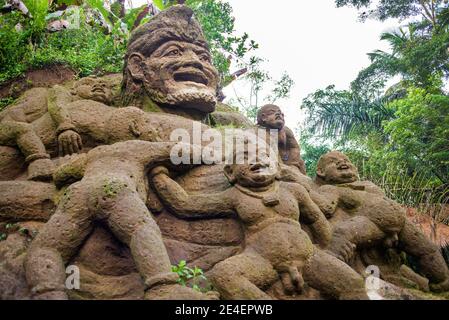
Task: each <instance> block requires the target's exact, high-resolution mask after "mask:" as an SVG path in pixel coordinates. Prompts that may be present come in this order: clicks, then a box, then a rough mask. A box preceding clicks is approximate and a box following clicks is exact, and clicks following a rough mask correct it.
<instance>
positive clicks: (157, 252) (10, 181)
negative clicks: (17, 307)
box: [0, 6, 448, 299]
mask: <svg viewBox="0 0 449 320" xmlns="http://www.w3.org/2000/svg"><path fill="white" fill-rule="evenodd" d="M120 79H121V77H120V76H117V75H111V76H105V77H101V78H95V77H88V78H84V79H80V80H79V81H77V82H75V83H74V84H73V86H72V88H71V89H67V88H68V87H65V86H54V87H53V88H51V89H42V88H34V89H31V90H30V91H28V92H27V93H25V94H24V96H23V97H22V98H21V99H20V100H19V101H18V103H16V104H15V105H13V106H11V107H8V108H7V109H6V110H4V111H2V112H1V113H0V180H1V181H0V232H1V230H3V229H1V228H3V226H4V225H5V224H6V223H8V224H11V223H13V224H14V223H19V224H20V226H21V227H23V228H26V229H27V230H29V233H27V235H26V238H25V239H23V237H25V236H24V235H20V234H18V233H14V234H11V235H9V236H8V238H7V239H6V240H5V241H0V298H19V299H24V298H38V299H56V298H61V299H65V298H68V297H69V298H75V299H91V298H95V299H116V298H118V299H143V298H147V299H164V298H178V299H191V298H195V299H196V298H198V299H216V298H217V295H216V293H214V292H211V293H209V294H200V293H198V292H194V291H192V290H190V289H189V288H186V287H182V286H180V285H178V284H177V283H176V281H177V276H176V275H175V274H172V273H170V264H174V263H177V262H179V260H181V259H182V260H187V261H188V263H189V264H190V263H192V264H197V265H198V266H200V267H201V268H203V269H204V271H205V272H206V275H207V276H208V277H209V279H210V280H211V281H212V282H213V283H214V284H215V286H216V288H217V289H218V291H219V292H220V294H221V298H225V299H226V298H228V299H236V298H267V299H268V298H282V299H284V298H285V299H303V298H305V296H307V294H308V293H307V292H308V291H310V290H311V291H314V290H315V291H316V292H314V293H313V294H312V296H314V297H316V298H334V299H335V298H337V299H366V298H367V295H366V291H365V289H364V283H363V278H362V277H361V275H360V274H359V273H362V271H363V268H364V267H366V265H367V264H378V265H379V266H380V267H381V271H382V276H383V277H384V279H385V280H387V281H389V279H390V278H388V279H387V274H388V273H391V274H393V275H394V274H397V273H398V272H400V271H401V272H402V271H404V268H403V267H402V266H401V267H400V268H399V267H398V268H396V266H394V267H392V264H391V263H390V262H389V261H387V260H386V259H385V258H384V256H385V255H386V254H387V253H390V252H392V251H395V252H396V251H397V252H401V251H402V252H406V253H407V254H408V255H411V256H413V257H415V258H416V259H417V260H418V262H420V270H419V271H420V273H421V275H422V276H425V277H427V278H428V280H429V281H430V288H431V289H432V290H434V291H447V290H448V271H447V267H446V266H445V265H444V261H443V260H442V257H441V255H440V254H439V253H438V251H437V248H436V247H435V246H433V245H432V244H431V243H430V241H429V240H428V239H426V238H425V237H424V236H423V235H422V233H420V232H419V231H418V230H416V228H415V227H414V226H413V225H412V224H411V223H410V222H408V221H407V220H406V219H405V217H404V215H403V211H402V209H401V208H400V206H399V205H398V204H396V203H395V202H393V201H391V200H389V199H387V198H386V197H385V195H384V194H383V193H382V192H381V190H380V189H379V188H378V187H376V186H375V185H373V184H372V183H368V182H360V181H357V180H358V178H357V173H356V169H355V168H354V167H353V166H352V165H351V163H350V162H349V161H348V159H347V158H346V157H344V156H343V155H341V154H336V153H331V154H329V155H327V156H325V157H323V159H322V162H321V163H320V166H319V168H318V176H317V179H316V181H315V182H313V181H312V180H311V179H310V178H309V177H307V176H306V175H305V167H304V162H303V161H302V159H301V157H300V148H299V145H298V143H297V142H296V141H295V139H294V136H293V133H292V132H291V130H290V129H288V128H287V127H285V122H284V116H283V114H282V112H281V111H280V108H279V107H277V106H274V105H268V106H264V107H263V108H262V109H261V110H260V112H259V115H258V125H259V127H263V128H264V130H269V129H274V130H277V131H278V132H277V134H278V140H279V146H278V150H279V152H280V157H279V159H280V160H281V161H280V162H281V163H277V159H276V158H270V159H271V160H270V159H269V160H270V161H268V162H267V163H266V162H264V161H261V159H258V161H255V162H254V163H251V164H242V165H240V164H228V165H225V164H222V163H218V164H212V165H197V166H192V165H174V164H173V163H170V161H169V160H168V159H169V149H170V148H171V146H173V145H174V143H175V142H170V141H171V140H172V137H171V134H172V133H173V130H175V129H183V130H184V131H185V132H187V134H188V135H190V136H192V137H193V136H194V131H195V130H198V131H199V132H200V134H202V133H203V132H205V131H206V130H207V129H209V128H210V127H211V126H223V125H226V126H237V127H240V126H245V127H248V126H250V123H249V121H248V120H247V119H245V118H244V117H243V116H242V115H240V114H238V113H236V112H235V111H233V110H230V109H229V108H228V107H226V106H225V105H223V104H220V103H217V89H218V79H219V77H218V73H217V71H216V70H215V68H214V67H213V65H212V63H211V54H210V52H209V49H208V46H207V42H206V40H205V38H204V35H203V33H202V30H201V28H200V26H199V24H198V22H197V21H196V20H195V18H194V16H193V12H192V10H191V9H189V8H187V7H186V6H172V7H170V8H169V9H167V10H164V11H163V12H161V13H159V14H158V15H157V16H155V17H154V18H153V19H151V20H150V22H149V23H147V24H145V25H143V26H141V27H139V28H137V29H136V30H135V31H134V32H133V34H132V36H131V39H130V41H129V44H128V50H127V53H126V56H125V64H124V70H123V80H122V83H121V92H120V96H119V94H118V91H117V86H118V82H119V81H120ZM243 133H244V132H243V131H242V134H243ZM200 140H201V139H200ZM265 142H268V141H265ZM190 143H192V144H193V145H194V146H193V147H194V148H199V147H200V145H202V144H203V145H204V142H202V141H191V142H190ZM251 143H256V142H254V141H253V142H249V141H248V142H247V144H248V145H249V144H251ZM257 144H258V142H257ZM189 146H190V144H189ZM236 154H238V152H236ZM236 154H235V155H236ZM68 155H70V156H68ZM235 155H234V156H235ZM64 156H65V157H64ZM245 156H248V154H245ZM24 157H25V159H24ZM342 159H343V160H342ZM25 160H26V161H25ZM247 160H248V159H247ZM251 160H252V159H251ZM24 162H27V163H28V164H29V165H28V173H26V172H25V169H26V168H27V167H26V166H24ZM340 162H342V163H343V162H344V163H343V164H342V165H341V164H340ZM55 168H56V169H55ZM268 169H270V170H268ZM27 179H28V180H41V181H28V180H27ZM326 218H328V222H327V220H326ZM329 223H330V224H329ZM330 226H332V228H331V227H330ZM35 234H37V236H36V237H34V236H35ZM33 238H34V239H33ZM31 240H32V241H31ZM30 241H31V245H30ZM25 257H26V259H25ZM354 259H356V260H357V261H358V262H357V263H355V262H354ZM359 262H360V263H359ZM67 264H70V265H75V266H77V267H79V269H80V270H81V275H82V276H81V279H80V280H81V288H80V289H79V290H64V289H65V288H64V287H63V284H64V275H65V272H64V271H65V270H64V266H65V265H67ZM24 265H25V268H24ZM47 267H48V268H47ZM399 269H400V270H399ZM236 270H238V272H239V274H240V275H239V276H236V275H235V273H236ZM398 270H399V271H398ZM356 271H357V272H356ZM406 273H408V279H411V278H413V279H415V280H417V279H418V280H422V279H424V278H423V277H422V276H419V275H417V274H413V273H412V272H411V270H407V272H406ZM419 277H421V278H419ZM391 279H392V278H391ZM418 280H417V281H418ZM421 287H422V288H424V287H425V285H422V286H421ZM278 288H280V290H281V292H280V293H279V294H278V292H277V291H276V290H278ZM424 289H425V288H424ZM275 291H276V292H275Z"/></svg>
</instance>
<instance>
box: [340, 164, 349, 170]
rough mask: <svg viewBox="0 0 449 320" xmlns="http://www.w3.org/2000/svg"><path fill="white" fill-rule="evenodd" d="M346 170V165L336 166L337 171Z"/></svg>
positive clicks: (347, 167)
mask: <svg viewBox="0 0 449 320" xmlns="http://www.w3.org/2000/svg"><path fill="white" fill-rule="evenodd" d="M347 169H349V166H348V165H347V164H342V165H340V166H338V170H347Z"/></svg>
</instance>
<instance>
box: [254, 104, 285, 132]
mask: <svg viewBox="0 0 449 320" xmlns="http://www.w3.org/2000/svg"><path fill="white" fill-rule="evenodd" d="M259 118H260V120H259V122H260V123H259V124H260V125H262V126H264V127H266V128H270V129H278V130H279V129H282V128H283V127H284V125H285V120H284V114H283V113H282V111H281V109H280V108H279V107H278V106H275V105H268V106H264V107H262V109H261V110H260V117H259Z"/></svg>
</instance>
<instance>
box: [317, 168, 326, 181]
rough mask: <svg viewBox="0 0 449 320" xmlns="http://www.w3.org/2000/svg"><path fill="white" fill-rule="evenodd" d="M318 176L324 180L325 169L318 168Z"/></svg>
mask: <svg viewBox="0 0 449 320" xmlns="http://www.w3.org/2000/svg"><path fill="white" fill-rule="evenodd" d="M316 175H317V176H318V177H320V178H322V179H324V176H325V174H324V172H323V169H321V168H319V167H318V168H316Z"/></svg>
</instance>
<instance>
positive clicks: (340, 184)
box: [314, 151, 449, 291]
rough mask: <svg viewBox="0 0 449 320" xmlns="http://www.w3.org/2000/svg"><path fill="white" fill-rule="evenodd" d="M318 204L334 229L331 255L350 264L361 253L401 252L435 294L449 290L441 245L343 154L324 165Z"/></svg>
mask: <svg viewBox="0 0 449 320" xmlns="http://www.w3.org/2000/svg"><path fill="white" fill-rule="evenodd" d="M316 184H317V185H318V186H319V188H318V189H317V190H316V191H317V192H318V194H319V195H320V197H317V196H315V197H314V201H315V202H318V203H319V206H320V208H321V209H322V210H323V208H324V210H325V211H326V213H327V215H328V216H329V217H330V219H329V221H330V222H331V223H332V225H333V228H334V235H333V239H332V242H331V244H330V247H329V248H330V250H331V251H333V252H334V254H335V255H336V256H337V257H339V258H340V259H341V260H343V261H346V262H348V263H349V262H350V260H352V258H353V256H354V254H355V252H356V250H360V249H365V248H376V247H379V248H381V250H382V252H385V251H386V250H387V249H388V248H392V247H397V248H399V249H401V250H402V251H404V252H406V253H407V254H409V255H411V256H413V257H415V258H416V259H417V261H418V263H419V266H420V272H421V273H422V274H424V275H425V276H426V277H427V278H428V279H429V280H430V282H431V284H430V287H431V289H433V290H435V291H442V290H443V291H444V290H449V270H448V268H447V266H446V263H445V261H444V258H443V257H442V255H441V253H440V252H439V249H438V248H437V246H436V245H434V244H432V243H431V242H430V240H429V239H427V238H426V237H425V236H424V234H422V233H421V232H420V231H419V230H418V229H417V228H416V227H415V226H414V225H413V224H412V223H411V222H410V221H408V220H407V219H406V216H405V210H404V209H403V208H402V207H401V206H400V205H399V204H398V203H396V202H395V201H393V200H391V199H388V198H387V197H386V196H385V194H384V193H383V191H382V190H381V189H380V188H379V187H377V186H376V185H374V184H373V183H372V182H369V181H358V172H357V168H356V167H355V166H354V165H353V164H352V163H351V161H350V160H349V158H348V157H347V156H346V155H344V154H343V153H341V152H338V151H332V152H329V153H327V154H325V155H323V156H322V157H321V158H320V160H319V161H318V165H317V177H316Z"/></svg>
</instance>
